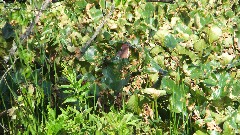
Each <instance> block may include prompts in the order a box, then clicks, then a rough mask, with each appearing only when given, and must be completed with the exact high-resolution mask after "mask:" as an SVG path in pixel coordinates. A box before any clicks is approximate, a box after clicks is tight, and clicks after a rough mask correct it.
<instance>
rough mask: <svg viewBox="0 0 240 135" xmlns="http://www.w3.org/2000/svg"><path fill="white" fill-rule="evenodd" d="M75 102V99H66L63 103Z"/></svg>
mask: <svg viewBox="0 0 240 135" xmlns="http://www.w3.org/2000/svg"><path fill="white" fill-rule="evenodd" d="M76 101H77V98H76V97H70V98H67V99H66V100H65V101H64V102H63V103H73V102H76Z"/></svg>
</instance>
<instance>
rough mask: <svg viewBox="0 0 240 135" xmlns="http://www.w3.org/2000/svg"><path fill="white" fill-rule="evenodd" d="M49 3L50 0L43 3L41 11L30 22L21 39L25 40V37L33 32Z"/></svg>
mask: <svg viewBox="0 0 240 135" xmlns="http://www.w3.org/2000/svg"><path fill="white" fill-rule="evenodd" d="M49 3H50V0H46V1H45V2H44V3H43V5H42V7H41V9H40V11H39V12H38V14H37V15H36V16H35V19H34V22H32V23H31V24H30V26H29V27H28V28H27V30H26V32H25V33H24V34H23V35H22V36H21V37H20V41H23V40H24V39H26V38H27V37H28V36H29V35H30V33H31V32H32V29H33V26H34V25H35V24H36V23H37V22H38V21H39V19H40V16H41V15H42V11H43V10H45V9H46V8H47V6H48V5H49Z"/></svg>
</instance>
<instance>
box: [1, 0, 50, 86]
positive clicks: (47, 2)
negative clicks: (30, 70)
mask: <svg viewBox="0 0 240 135" xmlns="http://www.w3.org/2000/svg"><path fill="white" fill-rule="evenodd" d="M50 1H51V0H45V1H44V2H43V4H42V7H41V9H40V10H39V12H38V14H37V15H36V16H35V19H34V21H33V22H32V23H31V24H30V25H29V27H28V28H27V30H26V32H25V33H24V34H22V35H21V36H20V42H22V41H23V40H25V39H26V38H27V37H28V36H29V35H30V34H31V32H32V30H33V27H34V25H35V24H36V23H37V22H38V21H39V19H40V17H41V15H42V11H43V10H45V9H46V8H47V6H48V5H49V3H50ZM15 51H16V48H15V49H14V52H15ZM14 52H10V55H11V54H13V53H14ZM17 59H18V58H14V61H13V63H12V65H11V66H10V67H9V68H8V69H7V70H6V72H5V73H4V74H3V76H2V77H1V80H0V83H1V82H2V80H3V79H4V78H5V77H6V75H7V73H8V72H9V71H10V70H11V69H12V68H13V65H14V64H15V63H16V61H17Z"/></svg>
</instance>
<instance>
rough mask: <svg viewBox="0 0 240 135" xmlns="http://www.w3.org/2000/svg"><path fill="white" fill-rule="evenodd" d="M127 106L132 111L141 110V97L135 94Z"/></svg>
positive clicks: (137, 111)
mask: <svg viewBox="0 0 240 135" xmlns="http://www.w3.org/2000/svg"><path fill="white" fill-rule="evenodd" d="M127 107H128V109H130V110H131V111H133V112H135V113H139V112H140V107H139V97H138V95H137V94H134V95H132V96H131V97H130V98H129V100H128V103H127Z"/></svg>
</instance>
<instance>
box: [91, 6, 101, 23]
mask: <svg viewBox="0 0 240 135" xmlns="http://www.w3.org/2000/svg"><path fill="white" fill-rule="evenodd" d="M90 16H91V18H92V19H93V21H94V22H97V21H99V19H100V18H102V17H103V15H102V11H101V10H100V9H96V8H95V7H93V8H91V9H90Z"/></svg>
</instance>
